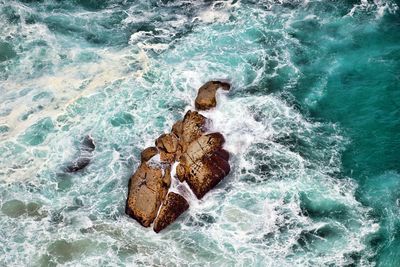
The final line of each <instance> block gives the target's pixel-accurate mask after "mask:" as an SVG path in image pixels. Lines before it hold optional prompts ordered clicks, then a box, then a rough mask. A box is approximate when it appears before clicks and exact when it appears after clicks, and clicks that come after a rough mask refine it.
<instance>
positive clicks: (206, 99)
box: [195, 81, 231, 110]
mask: <svg viewBox="0 0 400 267" xmlns="http://www.w3.org/2000/svg"><path fill="white" fill-rule="evenodd" d="M230 87H231V85H230V84H229V83H226V82H220V81H209V82H207V83H205V84H204V85H203V86H201V87H200V88H199V91H198V93H197V97H196V100H195V107H196V109H199V110H207V109H210V108H214V107H215V106H216V105H217V100H216V98H215V93H216V92H217V90H218V88H222V89H223V90H229V89H230Z"/></svg>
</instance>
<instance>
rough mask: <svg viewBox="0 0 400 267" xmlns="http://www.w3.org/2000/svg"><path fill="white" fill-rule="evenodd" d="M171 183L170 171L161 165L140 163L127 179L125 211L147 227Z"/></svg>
mask: <svg viewBox="0 0 400 267" xmlns="http://www.w3.org/2000/svg"><path fill="white" fill-rule="evenodd" d="M170 183H171V176H170V171H169V170H167V171H165V172H163V170H162V168H161V166H153V165H149V164H147V163H142V164H140V166H139V168H138V170H137V171H136V172H135V174H134V175H133V176H132V177H131V179H130V181H129V190H128V198H127V200H126V208H125V213H126V214H128V215H129V216H131V217H132V218H134V219H135V220H137V221H138V222H139V223H140V224H141V225H143V226H144V227H149V226H150V224H151V223H152V222H153V221H154V219H155V218H156V216H157V212H158V209H159V207H160V205H161V203H162V201H163V200H164V198H165V196H166V194H167V192H168V188H169V185H170Z"/></svg>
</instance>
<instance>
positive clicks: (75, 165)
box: [64, 135, 96, 172]
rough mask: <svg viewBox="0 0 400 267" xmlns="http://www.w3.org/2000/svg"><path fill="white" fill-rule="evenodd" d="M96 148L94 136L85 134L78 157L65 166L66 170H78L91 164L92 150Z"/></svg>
mask: <svg viewBox="0 0 400 267" xmlns="http://www.w3.org/2000/svg"><path fill="white" fill-rule="evenodd" d="M95 148H96V145H95V144H94V141H93V138H92V137H91V136H90V135H87V136H85V138H84V139H83V141H82V144H81V147H80V151H79V155H78V156H77V159H75V160H73V161H71V162H69V163H68V164H67V166H66V167H65V169H64V170H65V171H66V172H77V171H80V170H82V169H83V168H85V167H86V166H87V165H89V163H90V161H91V159H92V152H93V151H94V149H95Z"/></svg>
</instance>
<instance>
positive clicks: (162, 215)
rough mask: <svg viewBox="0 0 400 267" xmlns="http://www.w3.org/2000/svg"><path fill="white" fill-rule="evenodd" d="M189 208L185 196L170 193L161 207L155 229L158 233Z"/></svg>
mask: <svg viewBox="0 0 400 267" xmlns="http://www.w3.org/2000/svg"><path fill="white" fill-rule="evenodd" d="M188 208H189V204H188V202H187V201H186V199H185V198H184V197H182V196H181V195H179V194H176V193H173V192H170V193H168V195H167V198H166V200H165V201H164V202H163V204H162V206H161V208H160V212H159V213H158V216H157V219H156V220H155V221H154V226H153V229H154V231H155V232H156V233H158V232H160V231H161V230H163V229H164V228H166V227H167V226H168V225H170V224H171V223H172V222H173V221H175V220H176V219H177V218H178V217H179V216H180V215H181V214H182V213H183V212H184V211H186V210H187V209H188Z"/></svg>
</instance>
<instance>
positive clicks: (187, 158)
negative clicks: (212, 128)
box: [179, 133, 225, 164]
mask: <svg viewBox="0 0 400 267" xmlns="http://www.w3.org/2000/svg"><path fill="white" fill-rule="evenodd" d="M224 143H225V139H224V137H223V136H222V134H220V133H210V134H206V135H202V136H201V137H200V138H198V139H196V140H194V141H193V142H191V143H190V144H189V146H188V148H187V149H186V153H184V154H183V155H182V156H181V157H180V159H179V161H180V162H181V163H184V164H187V163H189V164H190V163H195V162H196V161H198V160H200V159H201V158H202V157H203V156H204V155H206V154H208V153H210V152H213V151H217V150H221V148H222V145H223V144H224Z"/></svg>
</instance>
